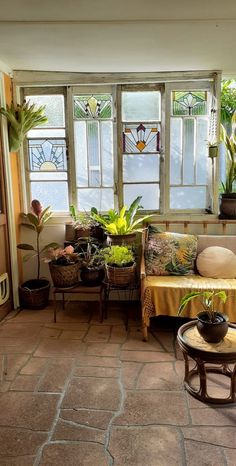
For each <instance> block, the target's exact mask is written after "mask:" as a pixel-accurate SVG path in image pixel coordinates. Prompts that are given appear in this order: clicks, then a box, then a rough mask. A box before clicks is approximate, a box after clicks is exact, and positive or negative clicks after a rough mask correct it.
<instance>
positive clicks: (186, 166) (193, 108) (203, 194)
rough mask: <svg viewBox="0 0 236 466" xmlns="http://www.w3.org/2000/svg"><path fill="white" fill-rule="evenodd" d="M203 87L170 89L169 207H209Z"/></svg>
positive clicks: (205, 107) (206, 120) (205, 103)
mask: <svg viewBox="0 0 236 466" xmlns="http://www.w3.org/2000/svg"><path fill="white" fill-rule="evenodd" d="M208 113H209V111H208V93H207V91H199V90H197V91H195V90H187V91H185V90H184V91H172V92H171V119H170V190H169V193H170V209H171V210H194V209H205V208H206V207H207V206H208V204H209V207H211V202H210V194H211V193H210V192H209V177H210V174H211V172H210V170H211V162H210V160H209V158H208V146H207V141H208V131H209V117H208Z"/></svg>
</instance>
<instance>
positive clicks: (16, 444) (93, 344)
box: [0, 302, 236, 466]
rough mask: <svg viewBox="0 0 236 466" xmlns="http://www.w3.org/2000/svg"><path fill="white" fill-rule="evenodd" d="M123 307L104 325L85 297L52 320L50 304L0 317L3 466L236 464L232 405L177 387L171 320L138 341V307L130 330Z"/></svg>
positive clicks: (219, 387) (218, 387) (179, 373)
mask: <svg viewBox="0 0 236 466" xmlns="http://www.w3.org/2000/svg"><path fill="white" fill-rule="evenodd" d="M121 307H122V303H118V304H114V305H112V309H111V308H110V311H109V316H108V319H107V320H106V321H105V322H104V323H103V324H100V323H99V322H98V313H97V304H96V303H91V302H90V303H87V304H86V303H76V302H73V303H70V304H69V305H68V307H67V309H66V311H62V310H60V311H59V313H58V323H57V324H54V323H53V312H52V307H48V308H47V309H46V310H43V311H21V312H20V313H18V314H16V313H12V314H10V315H8V317H7V319H6V320H5V321H4V322H1V324H0V360H1V364H0V391H1V394H0V466H38V465H41V466H112V465H114V466H172V465H173V466H176V465H183V466H185V465H188V466H195V465H196V466H202V465H204V466H221V465H222V466H223V465H224V466H225V465H228V466H235V465H236V406H234V405H231V406H229V405H228V406H226V405H223V406H214V405H212V406H210V405H206V404H203V403H201V402H199V401H197V400H195V399H194V398H192V397H191V396H189V395H188V394H187V393H186V392H185V391H184V390H183V384H182V381H183V360H182V359H181V355H180V352H179V351H178V350H177V355H178V359H176V357H175V349H176V345H175V339H174V332H173V328H171V327H173V326H174V325H173V322H174V323H175V322H176V319H172V320H171V321H168V322H167V320H166V319H156V320H155V322H154V324H155V327H153V329H152V334H150V338H149V342H148V343H144V342H143V341H142V337H141V331H140V321H139V312H140V311H139V310H138V309H137V306H136V308H135V306H134V305H133V309H131V308H130V309H129V310H130V312H129V314H130V319H129V331H128V332H126V331H125V327H124V323H123V312H121ZM123 310H124V309H123ZM127 310H128V306H127V303H126V312H127ZM92 311H94V312H92ZM215 377H216V376H212V379H211V381H210V389H211V390H212V392H215V393H222V392H223V391H225V389H226V388H227V384H226V382H227V381H225V380H224V378H223V381H222V380H221V383H220V384H219V381H217V380H216V379H215Z"/></svg>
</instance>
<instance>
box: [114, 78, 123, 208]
mask: <svg viewBox="0 0 236 466" xmlns="http://www.w3.org/2000/svg"><path fill="white" fill-rule="evenodd" d="M116 117H117V120H116V121H117V163H116V167H117V177H115V183H117V185H116V187H117V196H118V206H119V208H121V207H122V205H123V147H122V121H121V86H117V94H116Z"/></svg>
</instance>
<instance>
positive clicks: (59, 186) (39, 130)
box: [26, 95, 69, 212]
mask: <svg viewBox="0 0 236 466" xmlns="http://www.w3.org/2000/svg"><path fill="white" fill-rule="evenodd" d="M26 100H27V101H30V103H32V104H36V105H37V106H41V105H44V106H45V113H46V116H47V118H48V123H46V124H45V125H43V126H42V125H41V126H38V127H36V128H35V129H33V130H31V131H29V132H28V138H27V146H28V147H27V152H28V160H27V167H28V173H29V184H30V195H31V199H40V201H41V202H42V203H43V205H44V206H47V205H50V206H51V208H52V209H53V210H54V211H57V212H60V211H65V212H66V211H68V208H69V200H68V175H67V148H66V130H65V110H64V109H65V103H64V95H30V96H28V95H27V96H26Z"/></svg>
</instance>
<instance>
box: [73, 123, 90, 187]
mask: <svg viewBox="0 0 236 466" xmlns="http://www.w3.org/2000/svg"><path fill="white" fill-rule="evenodd" d="M74 138H75V166H76V185H77V186H88V166H87V141H86V123H85V122H84V121H75V123H74Z"/></svg>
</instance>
